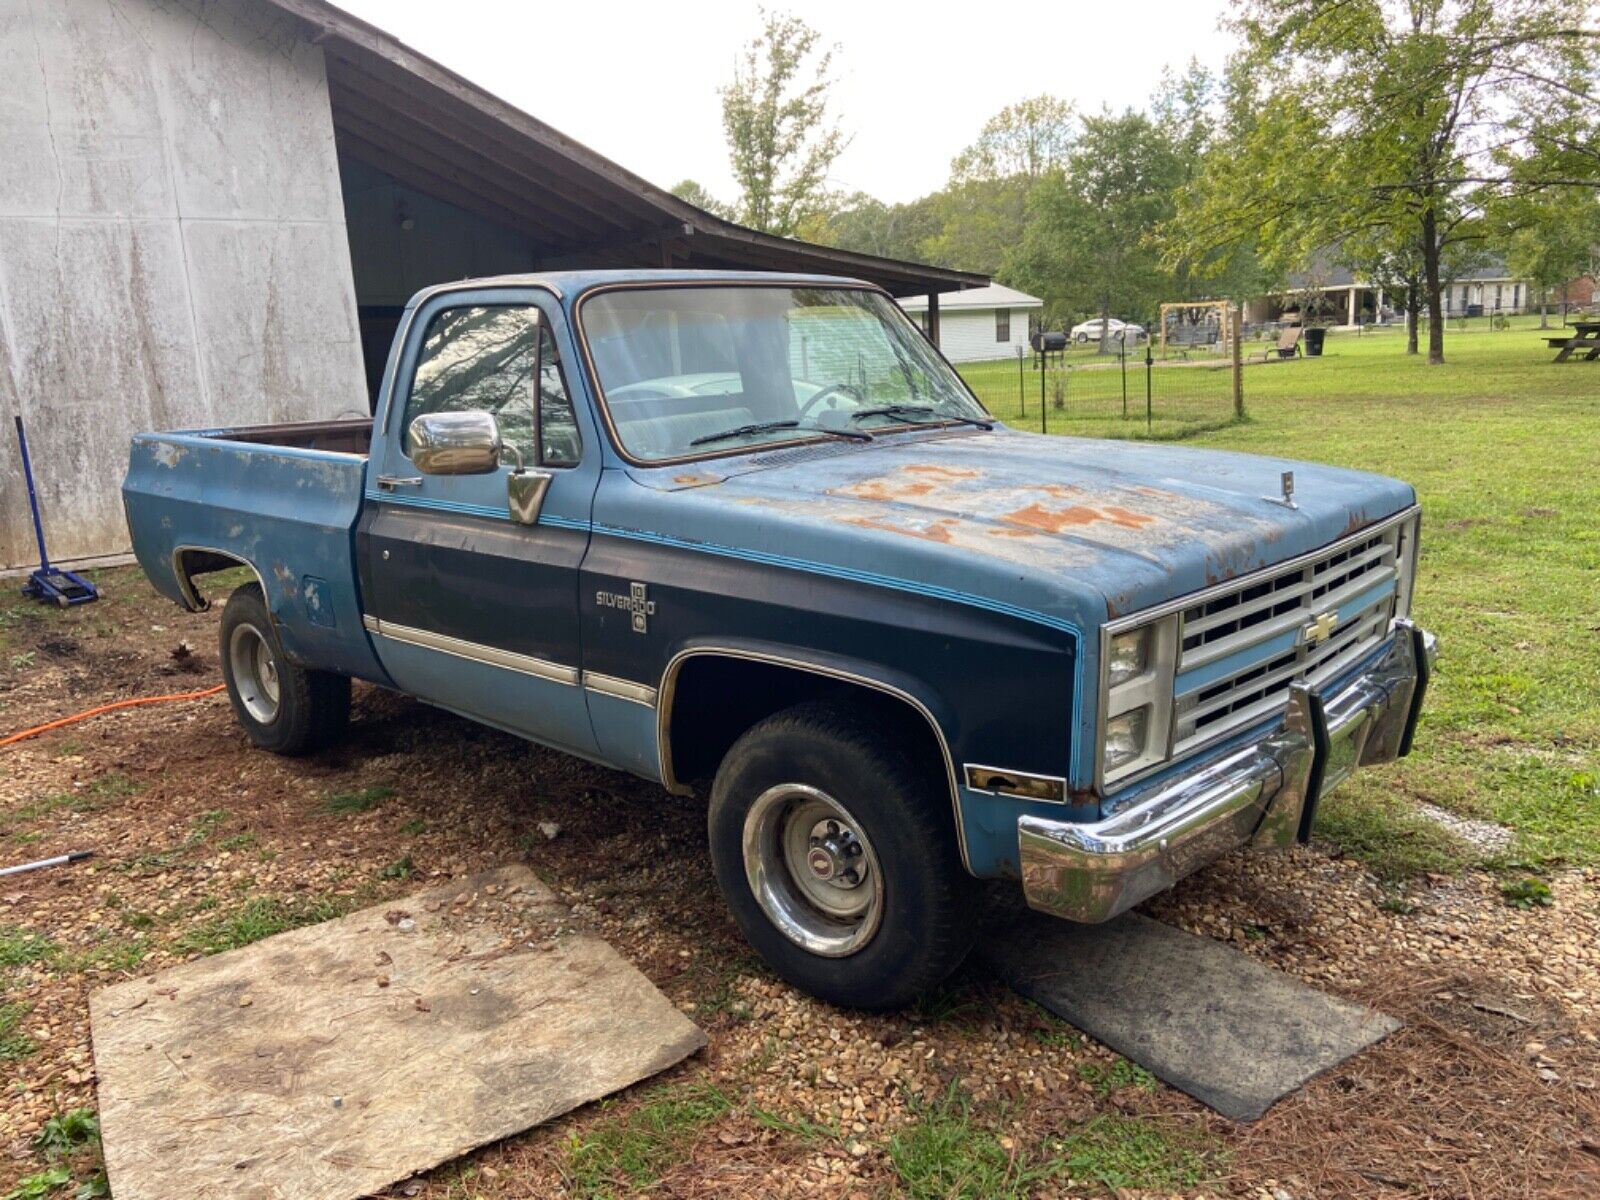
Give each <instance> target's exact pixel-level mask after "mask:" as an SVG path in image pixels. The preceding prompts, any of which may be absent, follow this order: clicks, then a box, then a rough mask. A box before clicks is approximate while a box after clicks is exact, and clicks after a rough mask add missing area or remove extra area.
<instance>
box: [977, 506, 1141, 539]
mask: <svg viewBox="0 0 1600 1200" xmlns="http://www.w3.org/2000/svg"><path fill="white" fill-rule="evenodd" d="M1001 519H1002V520H1005V521H1009V522H1010V523H1011V524H1013V525H1023V526H1026V527H1027V528H1029V529H1039V530H1043V531H1044V532H1045V533H1063V532H1065V531H1066V530H1068V529H1081V528H1083V527H1084V526H1086V525H1094V524H1096V523H1097V522H1101V521H1104V522H1106V523H1107V524H1109V525H1116V526H1118V527H1119V528H1122V529H1143V528H1144V527H1145V526H1146V525H1149V524H1152V523H1153V522H1154V521H1155V518H1154V517H1151V516H1146V515H1145V514H1144V513H1136V512H1133V511H1131V510H1130V509H1126V508H1121V507H1119V506H1117V505H1115V504H1108V505H1106V506H1105V507H1104V508H1092V507H1090V506H1089V505H1087V504H1072V505H1069V506H1067V507H1066V508H1046V507H1045V506H1044V505H1042V504H1030V505H1028V506H1027V507H1026V508H1019V509H1017V510H1016V511H1015V512H1009V513H1007V514H1006V515H1005V516H1004V517H1002V518H1001Z"/></svg>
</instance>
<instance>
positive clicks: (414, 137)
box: [265, 0, 989, 296]
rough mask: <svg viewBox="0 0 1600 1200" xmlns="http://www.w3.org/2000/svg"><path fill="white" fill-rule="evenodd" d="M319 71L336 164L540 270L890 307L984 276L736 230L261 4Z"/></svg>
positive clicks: (420, 61) (397, 49) (394, 61)
mask: <svg viewBox="0 0 1600 1200" xmlns="http://www.w3.org/2000/svg"><path fill="white" fill-rule="evenodd" d="M265 2H266V3H267V4H270V5H271V6H272V7H274V8H276V9H278V10H280V11H282V12H285V13H288V14H290V15H291V16H294V17H296V18H298V19H299V20H300V21H302V22H304V23H305V25H306V26H307V36H309V37H310V38H311V40H313V41H314V42H316V43H317V44H319V45H320V46H321V47H322V49H323V53H324V58H325V60H326V63H327V74H328V95H329V99H330V101H331V104H332V109H333V128H334V135H335V137H336V139H337V141H338V145H339V149H340V151H341V152H342V153H345V154H348V155H349V156H350V157H352V158H355V159H359V160H361V161H362V162H365V163H368V164H369V165H371V166H374V167H377V168H378V169H379V170H381V171H384V172H385V173H387V174H388V175H391V176H393V177H394V178H395V179H397V180H399V181H400V182H401V183H404V184H406V185H408V186H410V187H414V188H416V189H417V190H418V191H422V192H426V193H428V194H429V195H432V196H436V197H438V198H439V199H441V200H445V201H448V202H450V203H451V204H455V205H457V206H459V207H461V208H464V209H466V210H468V211H470V212H474V213H477V214H478V215H480V216H482V217H485V218H487V219H489V220H491V221H494V222H495V223H497V224H499V225H502V226H504V227H506V228H508V229H512V230H516V231H517V232H519V233H522V234H524V235H525V236H527V237H528V238H530V239H532V240H533V242H534V243H535V244H536V245H537V246H538V247H539V248H540V250H541V255H540V262H539V264H538V265H539V267H540V268H541V269H559V268H562V267H667V266H681V267H707V268H732V269H745V270H782V271H803V272H811V273H816V274H825V275H851V276H855V277H857V278H861V279H867V280H870V281H872V282H874V283H877V284H879V285H880V286H882V287H883V288H885V289H886V290H887V291H889V292H890V293H891V294H893V295H896V296H905V295H909V294H912V293H915V292H924V293H925V292H928V291H934V292H949V291H956V290H959V289H962V288H979V287H982V286H984V285H985V284H987V283H988V282H989V280H988V277H987V276H984V275H977V274H972V273H970V272H966V271H953V270H949V269H947V268H944V267H933V266H927V265H924V264H921V263H911V262H902V261H899V260H897V259H890V258H879V257H877V256H875V255H871V254H858V253H855V252H853V251H848V250H839V249H835V248H833V247H829V246H817V245H813V244H811V243H809V242H801V241H796V240H794V239H792V238H782V237H775V236H773V235H771V234H766V233H760V232H757V231H756V230H754V229H747V228H745V227H744V226H742V225H737V224H735V223H733V222H732V221H727V220H724V219H723V218H721V217H718V216H716V215H714V214H712V213H708V212H706V211H704V210H703V209H699V208H696V207H695V206H694V205H692V204H688V203H686V202H684V201H682V200H679V199H678V198H677V197H676V196H673V195H672V194H671V193H670V192H667V191H666V190H664V189H662V188H659V187H657V186H655V185H654V184H652V183H649V182H647V181H645V180H643V179H641V178H639V176H637V175H635V174H633V173H632V172H630V171H628V170H625V169H624V168H622V167H620V166H618V165H617V164H616V163H614V162H612V161H611V160H610V159H608V158H605V157H604V156H602V155H600V154H597V153H595V152H594V151H593V150H590V149H589V148H588V147H587V146H583V145H581V144H579V143H578V142H575V141H573V140H572V139H571V138H569V137H567V136H566V135H565V134H563V133H561V132H560V131H559V130H556V129H552V128H551V127H550V126H549V125H546V124H545V123H544V122H543V121H540V120H538V119H536V118H534V117H532V116H529V115H528V114H527V113H525V112H523V111H521V110H520V109H517V108H515V107H513V106H512V105H510V104H507V103H506V102H505V101H504V100H501V99H499V98H498V97H496V96H493V95H491V94H490V93H489V92H486V91H485V90H484V89H482V88H480V87H478V86H477V85H476V84H474V83H472V82H471V81H470V80H467V79H464V78H462V77H461V76H460V75H457V74H456V73H455V72H453V71H451V70H449V69H447V68H446V67H443V66H441V65H440V64H439V63H436V62H434V61H433V60H432V59H430V58H428V57H426V56H425V55H422V54H419V53H418V52H417V51H415V50H413V49H411V48H410V47H409V46H407V45H405V44H404V43H403V42H401V41H399V40H398V39H397V38H395V37H393V36H392V35H390V34H388V33H385V32H384V31H383V30H381V29H378V28H377V27H376V26H373V25H369V24H367V23H366V22H365V21H362V20H360V19H358V18H356V17H353V16H351V15H349V14H348V13H345V12H343V11H341V10H339V9H337V8H335V7H334V6H333V5H331V4H328V3H325V0H265Z"/></svg>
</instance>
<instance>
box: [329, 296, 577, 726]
mask: <svg viewBox="0 0 1600 1200" xmlns="http://www.w3.org/2000/svg"><path fill="white" fill-rule="evenodd" d="M559 319H560V314H559V310H558V309H557V307H556V306H555V305H554V304H553V303H551V302H550V301H549V298H548V297H545V296H543V295H542V294H530V293H529V292H528V291H526V290H521V291H508V290H506V289H497V290H493V291H485V292H470V291H460V292H450V293H445V294H443V295H441V296H436V297H434V298H433V299H432V300H431V301H429V302H428V303H427V304H426V305H425V306H424V307H423V308H422V309H420V310H419V311H418V313H417V315H416V318H415V319H414V320H413V321H412V322H411V324H410V326H409V332H408V334H407V344H406V345H405V346H404V347H402V349H401V353H400V359H399V361H398V363H397V364H396V367H395V372H396V374H395V381H394V386H393V389H392V395H391V398H390V402H389V404H388V406H387V407H386V408H385V410H384V422H385V427H384V436H383V438H382V440H381V442H379V443H378V451H377V454H376V455H375V457H374V461H373V462H372V463H371V464H370V465H369V467H368V472H369V474H368V490H367V494H366V498H367V504H366V508H365V511H364V514H363V517H362V522H361V526H360V529H359V533H358V539H359V543H360V544H359V545H358V548H357V549H358V558H359V561H360V562H361V563H362V567H363V579H362V594H363V597H364V602H365V606H366V623H367V627H368V629H369V630H370V631H371V632H372V633H373V634H374V635H375V636H374V637H373V642H374V645H375V646H376V649H377V653H378V657H379V659H380V660H381V661H382V663H383V666H384V669H385V670H387V671H388V672H389V674H390V676H391V677H392V678H393V679H394V681H395V683H396V684H397V685H398V686H399V687H400V688H401V690H403V691H405V692H408V693H410V694H412V695H414V696H417V697H419V698H421V699H423V700H427V701H429V702H431V703H434V704H438V705H440V706H441V707H444V708H448V709H452V710H454V711H457V712H460V713H463V714H466V715H468V716H471V717H473V718H475V719H477V720H480V721H483V722H485V723H488V724H491V725H497V726H499V727H501V728H505V729H508V730H511V731H512V732H514V733H517V734H520V735H522V736H524V737H528V738H531V739H533V740H536V741H539V742H543V743H546V744H549V745H552V746H556V747H558V748H560V749H563V750H568V751H572V752H575V753H579V754H593V753H594V752H595V750H596V746H595V741H594V733H593V729H592V727H591V725H590V722H589V715H588V709H587V706H586V704H585V702H584V696H583V689H582V687H581V686H580V678H581V677H580V664H581V661H582V660H581V657H580V651H579V642H578V603H577V586H578V566H579V564H580V563H581V562H582V560H583V556H584V553H585V551H586V550H587V548H588V542H589V510H590V504H591V502H592V500H593V497H594V492H595V487H596V485H597V484H598V482H599V454H598V452H597V446H596V445H595V444H594V442H593V440H592V439H591V441H590V444H589V445H588V446H587V447H586V446H585V444H584V440H585V439H584V437H583V435H582V432H581V429H580V424H579V421H578V414H577V410H576V406H575V405H574V404H573V401H572V395H571V392H570V391H569V390H568V388H567V380H566V371H565V366H564V364H563V363H562V362H561V360H560V355H559V353H558V350H557V347H558V346H559V345H560V341H561V339H558V338H556V337H555V336H553V331H552V328H551V325H552V320H559ZM535 403H537V404H539V413H540V418H541V419H540V420H539V421H538V422H535V420H534V404H535ZM468 412H478V413H487V414H489V415H490V416H493V417H494V419H495V421H496V422H497V424H498V428H499V434H500V438H501V442H502V446H503V448H502V451H501V454H500V461H499V464H498V466H494V467H493V469H491V470H487V471H485V472H484V473H482V474H463V475H455V474H429V473H428V472H427V471H425V470H423V469H421V468H420V467H419V465H418V462H417V458H416V457H414V453H417V452H418V451H419V443H418V442H417V440H416V438H415V436H414V432H415V431H414V429H413V425H414V423H415V422H417V420H418V418H421V417H425V416H427V415H428V414H436V413H468ZM536 426H537V428H538V429H539V431H540V434H539V436H538V438H537V439H536V438H535V428H536ZM418 457H420V454H418ZM519 459H520V461H521V464H522V465H523V467H524V468H525V469H526V471H529V472H538V473H541V474H547V475H548V476H549V483H548V488H547V490H545V492H544V495H543V500H542V504H541V505H540V506H539V508H538V512H537V517H536V519H535V520H534V521H533V523H531V524H524V523H521V520H520V519H513V514H512V506H511V503H510V500H509V494H510V489H511V486H512V484H511V482H510V477H511V475H512V474H513V472H514V471H516V470H517V468H518V463H519ZM491 460H492V453H491ZM519 515H520V517H522V518H525V517H526V516H527V512H526V509H525V508H522V509H520V510H519Z"/></svg>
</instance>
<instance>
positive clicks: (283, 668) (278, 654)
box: [219, 583, 350, 757]
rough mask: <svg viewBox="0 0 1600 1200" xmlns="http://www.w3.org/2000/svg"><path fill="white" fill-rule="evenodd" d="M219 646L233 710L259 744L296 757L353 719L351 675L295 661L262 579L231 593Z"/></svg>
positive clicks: (341, 731)
mask: <svg viewBox="0 0 1600 1200" xmlns="http://www.w3.org/2000/svg"><path fill="white" fill-rule="evenodd" d="M219 649H220V654H221V659H222V677H223V679H224V680H225V681H226V682H227V685H228V699H229V701H231V702H232V704H233V715H234V716H235V717H237V718H238V721H239V724H240V725H241V726H243V727H244V731H245V733H246V734H247V735H248V736H249V738H250V740H251V741H252V742H254V743H255V744H256V745H257V746H260V747H261V748H262V749H263V750H271V751H272V752H273V753H274V754H283V755H287V756H289V757H296V756H299V755H302V754H311V753H313V752H315V751H317V750H321V749H323V748H324V747H325V746H328V745H331V744H332V743H333V742H335V741H337V740H338V739H339V738H340V737H342V736H343V734H344V731H345V727H346V726H347V725H348V724H349V721H350V680H349V678H348V677H347V676H344V675H335V674H333V673H332V672H329V671H312V670H307V669H306V668H304V667H298V666H296V665H295V664H294V663H292V662H290V661H289V657H288V655H286V654H285V653H284V651H283V645H282V643H280V642H279V641H278V631H277V629H276V628H275V627H274V626H273V624H272V620H271V618H270V617H269V616H268V613H267V602H266V599H265V597H264V596H263V595H262V592H261V585H260V584H256V583H247V584H245V585H244V586H243V587H241V588H239V589H238V590H236V591H235V592H234V593H233V595H232V596H229V597H228V603H227V605H226V607H224V608H223V610H222V630H221V634H220V641H219Z"/></svg>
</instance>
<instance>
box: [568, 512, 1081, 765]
mask: <svg viewBox="0 0 1600 1200" xmlns="http://www.w3.org/2000/svg"><path fill="white" fill-rule="evenodd" d="M594 531H595V532H596V533H600V534H606V535H609V536H611V537H620V538H629V539H631V540H633V541H638V542H650V543H653V544H655V545H658V546H671V547H676V548H679V549H684V550H694V551H698V552H700V553H703V554H715V555H718V556H720V557H723V558H735V559H741V560H743V561H745V562H754V563H761V564H762V565H764V566H773V567H781V568H786V569H789V570H795V571H805V572H807V573H809V574H813V575H824V576H829V577H832V578H835V579H843V580H846V581H847V582H851V583H864V584H867V585H869V586H871V587H882V588H889V589H892V590H894V591H899V592H908V593H910V594H912V595H916V596H927V597H930V598H931V599H935V600H947V601H949V602H951V603H953V604H965V605H968V606H970V607H973V608H982V609H987V610H988V611H990V612H995V613H999V614H1000V615H1002V616H1007V617H1015V618H1017V619H1018V620H1022V621H1032V622H1034V623H1035V624H1039V625H1046V626H1048V627H1050V628H1051V629H1058V630H1060V631H1062V632H1063V633H1068V634H1071V635H1072V642H1073V656H1072V657H1073V674H1074V676H1075V678H1074V680H1073V688H1072V730H1073V732H1072V737H1071V738H1070V739H1069V741H1068V762H1069V767H1068V773H1069V774H1070V775H1072V776H1073V778H1074V779H1076V778H1077V772H1078V759H1079V753H1080V748H1081V746H1082V744H1083V740H1084V739H1083V738H1082V737H1080V736H1078V735H1079V733H1080V731H1081V730H1082V728H1083V719H1082V705H1083V692H1084V686H1083V670H1084V662H1083V634H1082V632H1081V631H1080V630H1079V629H1078V627H1077V626H1076V625H1074V624H1073V623H1072V622H1071V621H1067V620H1064V619H1062V618H1061V617H1054V616H1051V615H1049V614H1048V613H1041V612H1034V611H1033V610H1032V609H1026V608H1021V607H1018V606H1017V605H1015V604H1007V603H1006V602H1005V601H1003V600H991V599H990V598H989V597H987V596H974V595H972V594H970V593H968V592H958V591H954V590H952V589H951V588H945V587H939V586H937V585H935V584H926V583H915V582H913V581H911V580H909V579H899V578H896V577H895V576H892V575H879V574H878V573H877V572H875V571H859V570H856V569H855V568H853V567H841V566H837V565H834V564H832V563H819V562H813V561H811V560H809V559H803V558H791V557H789V556H788V555H785V554H769V553H767V552H766V551H762V550H741V549H736V548H734V547H732V546H719V545H717V544H716V543H714V542H695V541H689V540H688V539H686V538H675V537H671V536H669V535H667V534H660V533H647V532H645V531H643V530H639V529H623V528H620V527H618V526H615V525H596V526H594Z"/></svg>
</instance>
